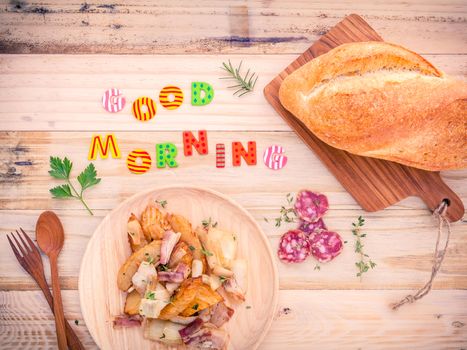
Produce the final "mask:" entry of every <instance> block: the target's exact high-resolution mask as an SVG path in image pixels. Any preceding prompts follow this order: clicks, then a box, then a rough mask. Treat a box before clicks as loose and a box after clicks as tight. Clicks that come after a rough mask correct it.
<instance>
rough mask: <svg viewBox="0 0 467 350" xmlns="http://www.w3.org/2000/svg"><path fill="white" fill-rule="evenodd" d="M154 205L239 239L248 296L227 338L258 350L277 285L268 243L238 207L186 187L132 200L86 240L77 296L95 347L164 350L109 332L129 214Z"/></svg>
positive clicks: (135, 332) (123, 332)
mask: <svg viewBox="0 0 467 350" xmlns="http://www.w3.org/2000/svg"><path fill="white" fill-rule="evenodd" d="M155 200H166V201H167V202H168V204H167V206H166V209H167V211H169V212H173V213H178V214H181V215H183V216H185V217H186V218H188V219H189V220H190V221H191V223H192V225H193V226H196V225H198V224H201V221H202V220H204V219H207V218H209V217H211V218H212V220H213V221H217V222H218V223H219V227H220V228H223V229H226V230H230V231H232V232H235V233H236V234H237V235H238V241H239V242H238V247H239V251H238V255H239V257H242V258H245V259H247V261H248V291H247V297H246V302H245V303H243V304H241V305H238V306H236V307H235V314H234V316H233V317H232V319H231V320H230V322H229V323H228V324H227V327H226V329H227V331H228V332H229V333H230V338H231V341H230V347H229V349H255V348H257V347H258V346H259V344H260V343H261V341H262V339H263V338H264V336H265V335H266V333H267V331H268V329H269V327H270V325H271V322H272V319H273V316H274V312H275V311H276V306H277V296H278V293H277V292H278V288H279V281H278V274H277V267H276V265H275V262H274V259H273V256H272V253H271V249H270V247H269V242H268V240H267V239H266V236H265V234H264V233H263V232H262V231H261V229H260V228H259V226H258V224H257V223H256V222H255V220H254V219H253V218H252V216H251V215H250V214H249V213H248V212H247V211H246V210H245V209H243V208H242V207H240V206H239V205H238V204H237V203H235V202H234V201H232V200H230V199H229V198H227V197H225V196H224V195H222V194H220V193H218V192H214V191H212V190H208V189H203V188H198V187H186V186H183V187H181V186H180V187H164V188H158V189H153V190H150V191H145V192H142V193H138V194H136V195H134V196H132V197H131V198H129V199H127V200H126V201H124V202H123V203H122V204H120V205H119V206H118V207H117V208H116V209H114V210H113V211H112V212H111V213H109V214H108V215H107V216H106V217H105V218H104V220H103V221H102V223H101V224H100V225H99V226H98V227H97V229H96V231H95V232H94V234H93V236H92V238H91V239H90V241H89V243H88V246H87V248H86V252H85V253H84V257H83V261H82V264H81V270H80V275H79V295H80V302H81V311H82V313H83V317H84V321H85V322H86V325H87V327H88V329H89V332H90V333H91V335H92V337H93V338H94V340H95V342H96V343H97V345H98V346H99V347H100V348H101V349H112V350H116V349H167V348H168V347H166V346H164V345H163V344H160V343H158V342H152V341H149V340H146V339H144V338H143V330H142V329H141V328H132V329H113V327H112V320H113V317H114V316H116V315H119V314H120V313H122V310H123V306H124V302H125V293H123V292H121V291H120V290H119V289H118V288H117V280H116V277H117V272H118V269H119V268H120V266H121V265H122V264H123V263H124V261H125V260H126V258H127V257H128V256H129V255H130V247H129V244H128V241H127V233H126V223H127V220H128V217H129V215H130V213H132V212H133V213H135V214H136V215H139V214H140V213H141V212H142V211H143V210H144V208H145V207H146V205H147V204H148V203H151V202H154V201H155ZM247 306H248V307H247ZM175 348H176V347H171V349H175ZM180 348H183V347H180Z"/></svg>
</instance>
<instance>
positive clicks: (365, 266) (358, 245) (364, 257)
mask: <svg viewBox="0 0 467 350" xmlns="http://www.w3.org/2000/svg"><path fill="white" fill-rule="evenodd" d="M357 220H358V221H357V222H353V223H352V226H353V229H352V234H353V235H354V236H355V253H357V254H359V255H360V260H359V261H357V262H356V263H355V266H356V267H357V269H358V272H357V277H360V280H361V279H362V275H363V274H364V273H365V272H368V270H369V269H374V268H375V267H376V263H374V262H373V261H372V260H371V259H370V257H369V256H368V254H365V253H364V252H363V247H364V245H363V243H362V238H364V237H366V233H361V228H362V227H363V225H365V219H364V218H362V217H361V216H359V217H358V219H357Z"/></svg>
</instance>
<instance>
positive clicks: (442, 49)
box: [0, 0, 467, 349]
mask: <svg viewBox="0 0 467 350" xmlns="http://www.w3.org/2000/svg"><path fill="white" fill-rule="evenodd" d="M349 13H358V14H359V15H361V16H362V17H363V18H364V19H365V20H366V21H368V23H369V24H370V25H371V26H372V27H373V28H374V29H375V30H376V31H377V32H378V33H379V34H380V35H381V36H382V37H383V38H384V39H385V40H387V41H389V42H394V43H398V44H401V45H403V46H405V47H408V48H410V49H412V50H414V51H416V52H418V53H420V54H422V55H423V56H424V57H426V58H427V59H428V60H429V61H431V62H432V63H433V64H434V65H436V66H437V67H439V68H440V69H442V70H443V71H445V72H446V73H448V74H450V75H454V76H458V77H461V78H465V77H466V75H467V71H466V57H467V56H466V55H467V45H466V42H467V34H466V33H467V30H466V29H467V26H466V21H467V15H466V14H467V4H466V3H465V2H463V1H428V2H423V3H422V2H419V1H409V2H397V1H396V2H391V4H385V3H380V2H375V1H367V0H365V1H360V2H358V3H350V2H339V1H334V0H333V1H326V2H322V3H316V2H307V1H299V0H293V1H289V2H287V4H286V3H284V2H280V1H266V2H256V1H249V2H243V1H216V0H213V1H171V2H157V3H153V2H146V1H128V2H125V3H124V4H123V3H122V4H114V3H110V2H106V1H102V0H97V1H95V2H92V3H86V2H83V3H80V2H73V1H70V0H66V1H57V0H51V1H48V2H41V1H39V2H34V3H30V2H28V1H5V0H2V6H1V7H0V33H1V35H0V53H1V55H0V62H1V63H0V86H1V87H0V156H1V159H2V161H1V165H0V241H1V244H0V266H1V268H0V348H2V349H19V348H24V349H35V348H56V346H57V340H56V334H55V323H54V318H53V315H52V313H51V312H50V310H49V308H48V305H47V303H46V301H45V299H44V297H43V295H42V292H41V291H40V290H39V289H38V287H37V285H36V284H35V282H34V281H33V280H32V278H30V277H29V275H27V274H26V272H25V271H24V270H22V268H21V267H20V265H19V264H18V262H17V261H16V259H15V257H14V255H13V253H12V251H11V249H10V246H9V244H8V242H7V239H6V234H7V233H9V232H11V231H14V230H16V229H18V228H19V227H22V228H23V229H24V230H25V231H26V232H27V233H28V234H30V235H31V236H32V237H33V238H35V232H34V231H35V223H36V220H37V218H38V216H39V214H40V213H41V212H42V211H44V210H54V211H55V212H56V213H57V214H58V215H59V217H60V218H61V220H62V222H63V226H64V230H65V246H64V249H63V251H62V253H61V255H60V257H59V273H60V282H61V287H62V290H63V292H62V293H63V294H62V296H63V304H64V310H65V316H66V318H67V320H68V322H69V323H70V324H71V325H72V327H73V328H74V329H75V331H76V332H77V334H78V336H79V338H80V339H81V341H82V342H83V344H84V345H85V347H86V348H89V349H93V348H96V347H97V346H96V344H95V343H94V341H93V339H92V337H91V336H90V333H89V331H88V330H87V328H86V324H85V322H84V321H83V318H82V315H81V312H80V305H79V296H78V290H77V288H78V275H79V268H80V262H81V258H82V256H83V254H84V250H85V248H86V245H87V243H88V241H89V238H90V236H91V235H92V233H93V232H94V230H95V229H96V227H97V226H98V224H99V223H100V222H101V220H102V219H103V217H104V216H105V215H107V214H108V213H109V212H110V211H111V210H112V209H113V208H115V207H116V206H117V205H118V204H119V203H121V202H122V201H123V200H124V199H126V198H128V197H129V196H131V195H133V194H135V193H137V192H140V191H142V190H144V189H148V188H151V187H157V186H164V185H172V184H180V185H194V186H205V187H209V188H212V189H214V190H217V191H220V192H222V193H224V194H226V195H227V196H229V197H231V198H233V199H234V200H236V201H237V202H238V203H239V204H241V205H242V206H243V207H244V208H246V209H247V210H248V211H249V213H251V214H252V215H253V217H254V218H255V219H256V221H257V222H258V224H259V225H260V226H261V228H262V230H263V231H264V232H265V233H266V235H267V237H268V239H269V243H270V247H271V249H272V251H273V252H274V253H275V252H276V250H277V247H278V242H279V238H280V236H281V235H282V233H284V232H285V231H287V230H288V229H292V228H295V225H296V224H293V223H284V222H283V223H281V225H280V227H276V225H275V219H276V218H277V217H279V216H280V208H281V207H282V206H286V205H287V194H288V193H292V194H294V193H296V192H298V191H299V190H301V189H304V188H306V189H311V190H314V191H317V192H321V193H323V194H325V195H326V196H327V197H328V199H329V206H330V209H329V212H328V213H327V215H326V224H327V226H328V228H329V229H331V230H332V231H336V232H339V234H340V235H341V236H342V238H343V239H344V240H345V241H346V244H345V247H344V250H343V252H342V254H341V255H340V256H339V257H337V258H336V259H334V260H333V261H331V262H329V263H324V264H319V265H317V264H316V262H315V261H313V259H308V260H307V261H305V262H304V263H301V264H288V265H285V264H283V263H281V262H280V261H279V260H278V259H277V257H276V255H275V259H276V262H277V266H278V271H279V282H280V283H279V284H280V291H279V306H278V309H277V310H275V313H274V315H275V316H274V321H273V323H272V326H271V328H270V330H269V332H268V334H267V336H266V338H265V339H264V341H263V343H262V345H261V346H260V349H283V348H285V347H287V348H289V349H314V348H316V349H336V348H340V349H347V348H349V349H355V348H371V349H374V348H382V349H393V348H394V349H395V348H411V349H439V348H453V349H454V348H455V349H458V348H463V347H465V344H466V343H467V308H466V307H465V306H466V305H467V290H466V289H467V225H466V223H465V219H464V220H461V221H459V222H457V223H454V224H453V225H452V235H451V241H450V244H449V248H448V252H447V256H446V258H445V261H444V263H443V266H442V268H441V271H440V272H439V274H438V276H437V278H436V280H435V282H434V285H433V290H432V291H431V292H430V294H428V296H426V297H425V298H424V299H422V300H420V301H418V302H417V303H414V304H411V305H405V306H403V307H402V308H401V309H399V310H397V311H393V310H391V308H390V304H391V303H392V302H395V301H398V300H399V299H400V298H402V297H404V296H405V295H407V294H408V293H410V292H412V291H414V290H416V289H418V288H420V287H421V286H422V285H423V284H424V283H425V282H426V281H427V280H428V278H429V276H430V273H431V266H432V262H431V259H432V255H433V250H434V246H435V242H436V221H435V220H434V219H433V218H432V217H431V213H430V212H429V211H428V210H427V208H426V207H425V205H424V203H423V202H422V201H421V200H420V199H418V198H414V197H412V198H408V199H406V200H404V201H402V202H400V203H398V204H396V205H394V206H392V207H390V208H388V209H386V210H383V211H380V212H375V213H367V212H364V211H363V210H362V209H361V208H360V207H359V205H358V204H357V203H356V202H355V201H354V200H353V198H352V197H351V196H350V195H349V194H348V193H347V192H346V191H345V190H344V189H343V187H342V186H341V185H340V184H339V182H338V181H337V180H336V179H335V178H334V177H333V175H332V174H331V173H329V171H328V170H327V169H326V168H325V167H324V165H322V163H321V162H320V161H319V159H318V158H317V157H316V156H315V155H314V154H313V153H312V152H311V151H310V150H309V149H308V148H307V146H306V145H305V144H303V143H302V141H301V140H300V139H299V138H298V137H297V136H296V134H295V133H294V132H292V130H291V129H290V128H289V127H288V126H287V125H286V124H285V122H284V121H283V120H282V118H280V117H279V116H278V115H277V114H276V112H275V111H274V110H273V108H272V107H271V106H270V105H269V104H268V103H267V101H266V100H265V98H264V97H263V93H262V89H263V88H264V86H265V85H266V84H267V83H269V82H270V81H271V80H272V79H273V77H275V76H276V75H277V74H278V73H279V72H280V71H281V70H282V69H283V68H284V67H285V66H287V65H288V64H289V63H290V62H291V61H293V60H294V59H295V58H296V57H297V56H298V55H299V54H300V53H302V51H304V50H305V49H307V48H308V47H309V46H310V45H311V43H312V42H313V41H314V40H316V39H317V38H318V37H319V36H321V35H322V34H324V33H326V31H327V30H328V29H329V28H330V27H332V26H333V25H335V24H337V23H338V22H339V21H340V20H341V19H342V18H343V17H345V15H347V14H349ZM228 60H230V61H231V62H232V64H235V65H238V64H239V63H240V61H242V62H243V66H244V69H247V68H251V71H252V72H255V73H257V74H258V77H259V78H258V81H257V83H256V86H255V89H254V91H253V92H252V93H248V94H246V95H244V96H242V97H238V96H233V92H234V91H235V90H231V89H228V86H230V85H232V84H230V83H229V82H228V81H225V80H221V79H219V78H220V77H222V76H224V73H225V72H223V71H222V70H221V68H220V67H221V66H222V63H223V62H228ZM193 81H206V82H209V83H210V84H212V86H213V87H214V90H215V94H214V97H213V101H212V103H210V104H209V105H206V106H204V107H198V106H192V105H191V103H190V91H191V82H193ZM168 85H176V86H177V87H179V88H180V90H181V91H182V92H183V94H184V101H183V103H181V105H180V107H179V108H177V109H176V110H168V109H165V108H163V107H162V106H161V105H159V102H158V106H157V108H158V110H157V112H156V114H155V116H154V118H153V119H152V120H150V121H148V122H145V123H142V122H139V121H136V120H135V118H134V117H133V116H132V113H131V104H132V103H133V101H134V100H136V99H137V98H138V97H139V96H150V97H152V98H153V99H154V100H156V101H159V99H158V96H159V92H160V90H161V89H162V88H163V87H165V86H168ZM112 87H119V88H120V89H122V90H124V93H125V97H126V107H125V108H124V110H123V111H122V112H119V113H109V112H106V111H105V110H104V109H103V108H102V103H101V98H102V95H103V93H104V92H105V91H106V90H107V89H109V88H112ZM185 130H191V131H193V133H194V134H195V135H197V131H199V130H206V132H207V137H208V139H209V153H208V155H207V156H204V157H201V156H199V155H198V154H197V153H196V152H195V154H194V155H193V156H190V157H184V156H183V152H182V150H183V139H182V132H183V131H185ZM195 132H196V133H195ZM96 134H100V135H105V134H113V135H114V136H115V138H116V140H118V142H119V147H120V151H121V154H122V158H121V159H114V158H112V157H108V158H107V159H101V158H97V159H96V160H95V161H93V163H94V165H95V167H96V170H97V176H98V177H100V178H102V181H101V183H99V184H98V185H96V186H93V187H92V189H89V190H87V191H86V193H85V199H86V203H87V205H88V206H89V208H90V210H91V211H92V212H93V214H94V215H93V216H91V215H90V214H89V212H88V211H87V210H86V208H85V207H84V206H83V205H82V203H80V201H77V200H59V199H52V198H51V195H50V193H49V189H50V188H52V187H54V186H56V185H57V184H58V183H57V182H56V181H55V180H53V179H52V178H51V177H50V175H49V174H48V170H49V157H50V156H61V157H63V156H67V157H68V158H70V160H72V161H73V172H72V176H73V177H76V176H77V175H78V174H79V172H80V171H81V170H82V169H84V168H85V167H86V165H87V164H88V163H89V160H88V152H89V146H90V142H91V139H92V137H93V135H96ZM248 141H255V142H256V148H257V158H258V164H257V165H256V166H248V165H247V164H245V162H244V161H242V162H243V163H242V165H241V166H238V167H237V166H235V167H234V166H232V159H231V152H232V151H231V148H232V143H233V142H241V143H242V144H243V145H244V146H245V147H246V145H247V143H248ZM164 142H173V143H174V144H175V145H176V146H177V148H178V149H179V155H178V157H177V161H178V167H177V168H166V169H159V168H158V167H157V164H156V163H154V164H152V166H151V168H150V169H149V170H148V171H147V172H146V173H144V174H142V175H135V174H132V173H131V172H130V171H129V170H128V169H127V165H126V156H127V155H128V154H129V153H130V152H131V151H133V150H135V149H142V150H145V151H147V152H148V153H149V154H150V155H151V156H154V155H155V145H156V144H161V143H164ZM218 143H223V144H225V155H226V159H225V167H224V168H217V167H216V147H215V146H216V144H218ZM274 144H278V145H280V146H282V147H283V148H284V150H285V152H286V153H285V154H286V155H287V157H288V161H287V164H286V166H285V167H284V168H283V169H281V170H276V171H274V170H271V169H269V168H267V167H266V166H265V164H264V163H263V160H262V156H263V152H264V150H265V149H266V148H267V147H268V146H270V145H274ZM442 177H443V179H444V180H445V182H446V183H447V184H448V185H449V186H450V187H451V188H452V189H453V190H454V191H455V192H456V193H457V194H458V195H459V196H460V197H461V199H462V200H463V202H464V204H465V203H466V199H467V170H459V171H446V172H442ZM359 216H363V217H364V219H365V225H364V226H363V227H362V232H364V233H365V234H366V237H364V238H363V239H362V240H363V241H362V244H363V245H364V247H363V250H364V253H366V254H368V255H369V256H370V258H371V260H372V261H374V262H375V263H376V267H375V268H374V269H370V270H369V271H368V272H365V273H364V274H363V275H362V276H361V278H360V277H357V276H356V274H357V272H358V269H357V267H356V265H355V264H356V263H357V262H358V261H359V259H360V256H359V254H356V253H355V251H354V250H355V237H354V236H353V235H352V232H351V230H352V222H355V221H356V220H357V218H358V217H359ZM43 261H44V265H45V270H46V276H47V279H48V281H49V284H50V276H49V266H48V261H47V260H46V259H45V258H44V259H43ZM250 268H252V269H254V270H255V271H256V273H258V274H261V266H252V267H250Z"/></svg>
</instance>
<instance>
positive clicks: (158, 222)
mask: <svg viewBox="0 0 467 350" xmlns="http://www.w3.org/2000/svg"><path fill="white" fill-rule="evenodd" d="M166 216H167V215H166V214H164V213H162V212H161V211H160V210H159V209H158V208H157V207H156V206H155V205H153V204H149V205H148V206H147V207H146V209H144V211H143V213H142V214H141V227H142V229H143V232H144V236H145V237H146V240H147V241H148V242H150V241H152V240H154V239H162V237H163V236H164V233H165V231H167V230H170V229H171V227H170V224H169V222H168V221H167V218H166Z"/></svg>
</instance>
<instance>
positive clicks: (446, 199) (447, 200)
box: [442, 198, 451, 207]
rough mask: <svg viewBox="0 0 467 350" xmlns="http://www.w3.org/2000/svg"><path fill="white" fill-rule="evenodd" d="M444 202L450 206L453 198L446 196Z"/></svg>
mask: <svg viewBox="0 0 467 350" xmlns="http://www.w3.org/2000/svg"><path fill="white" fill-rule="evenodd" d="M442 202H444V203H446V205H447V206H448V207H449V206H450V205H451V200H450V199H449V198H444V199H443V200H442Z"/></svg>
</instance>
